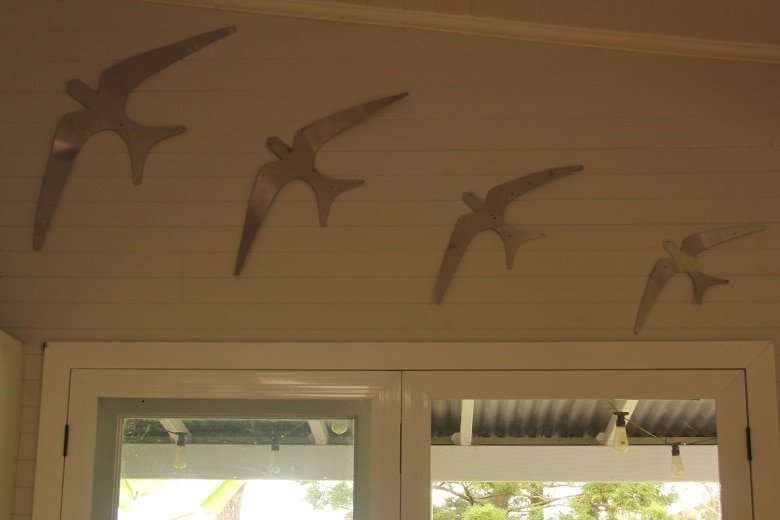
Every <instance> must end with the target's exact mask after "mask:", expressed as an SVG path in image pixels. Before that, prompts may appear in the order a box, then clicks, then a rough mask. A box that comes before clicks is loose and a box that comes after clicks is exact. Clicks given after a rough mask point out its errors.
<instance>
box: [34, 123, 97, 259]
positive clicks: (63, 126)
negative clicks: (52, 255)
mask: <svg viewBox="0 0 780 520" xmlns="http://www.w3.org/2000/svg"><path fill="white" fill-rule="evenodd" d="M94 123H95V115H94V114H92V113H91V112H89V111H88V110H79V111H78V112H71V113H69V114H66V115H64V116H63V117H62V118H61V119H60V121H59V123H58V124H57V129H56V130H55V132H54V142H53V143H52V148H51V152H49V159H48V162H47V163H46V172H45V174H44V176H43V182H42V184H41V191H40V196H39V197H38V206H37V208H36V210H35V225H34V231H33V249H35V250H36V251H39V250H40V249H41V248H42V247H43V242H44V240H45V239H46V232H47V231H48V229H49V222H50V221H51V217H52V215H53V214H54V208H55V207H57V203H58V202H59V200H60V196H61V195H62V190H63V188H64V186H65V183H66V182H67V181H68V177H69V176H70V171H71V170H72V169H73V162H74V161H75V160H76V157H77V156H78V154H79V152H80V151H81V147H82V146H84V143H85V142H86V141H87V139H89V138H90V137H91V136H92V135H93V132H92V130H91V128H92V127H93V125H94Z"/></svg>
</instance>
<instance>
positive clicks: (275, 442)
mask: <svg viewBox="0 0 780 520" xmlns="http://www.w3.org/2000/svg"><path fill="white" fill-rule="evenodd" d="M267 469H268V473H270V474H271V475H276V474H277V473H279V472H280V471H282V456H281V454H280V453H279V439H278V438H276V437H274V438H273V439H271V456H270V457H269V458H268V468H267Z"/></svg>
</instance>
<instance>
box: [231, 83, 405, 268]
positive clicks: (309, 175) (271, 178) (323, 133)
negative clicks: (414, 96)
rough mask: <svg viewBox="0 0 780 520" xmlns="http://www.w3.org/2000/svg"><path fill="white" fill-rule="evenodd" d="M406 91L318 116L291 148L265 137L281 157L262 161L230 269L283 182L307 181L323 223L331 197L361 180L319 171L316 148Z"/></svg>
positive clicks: (239, 261)
mask: <svg viewBox="0 0 780 520" xmlns="http://www.w3.org/2000/svg"><path fill="white" fill-rule="evenodd" d="M407 95H408V94H407V93H406V92H404V93H401V94H396V95H393V96H388V97H384V98H380V99H376V100H373V101H369V102H367V103H363V104H361V105H357V106H354V107H352V108H348V109H346V110H342V111H341V112H337V113H335V114H331V115H330V116H327V117H325V118H323V119H320V120H318V121H316V122H314V123H312V124H310V125H307V126H305V127H303V128H301V129H300V130H298V132H297V133H296V134H295V139H294V140H293V145H292V147H291V148H288V147H287V146H286V145H285V144H284V143H283V142H282V141H281V140H279V139H278V138H269V139H268V141H267V142H266V146H267V147H268V149H269V150H271V151H272V152H273V153H274V154H275V155H276V156H277V157H279V158H280V161H276V162H272V163H268V164H265V165H263V166H262V167H261V168H260V171H259V172H258V174H257V177H256V179H255V184H254V186H253V187H252V193H251V194H250V196H249V204H248V206H247V210H246V216H245V218H244V227H243V230H242V231H241V240H240V242H239V245H238V254H237V256H236V265H235V269H234V271H233V272H234V274H235V275H236V276H238V275H239V274H241V270H242V269H243V265H244V262H245V261H246V257H247V255H248V254H249V249H250V248H251V246H252V242H253V241H254V239H255V236H256V235H257V232H258V231H259V230H260V226H261V225H262V223H263V220H264V219H265V215H266V213H268V209H269V208H270V206H271V203H272V202H273V200H274V198H275V197H276V193H277V192H278V191H279V189H280V188H281V187H282V186H283V185H285V184H287V183H288V182H290V181H294V180H298V179H300V180H304V181H306V182H308V183H309V185H311V187H312V188H313V189H314V191H315V194H316V196H317V200H318V205H319V206H320V208H319V213H320V224H321V225H324V222H325V221H326V220H327V213H328V210H329V208H330V204H331V203H332V202H333V198H335V196H336V195H338V193H341V192H342V191H344V190H347V189H350V188H353V187H357V186H360V185H362V184H363V181H342V180H337V179H331V178H327V177H325V176H324V175H323V174H322V173H320V172H318V171H317V170H316V169H315V168H314V159H315V156H316V154H317V151H318V150H319V149H320V148H321V147H322V145H324V144H325V143H326V142H328V141H329V140H330V139H332V138H333V137H335V136H337V135H338V134H340V133H342V132H344V131H345V130H347V129H349V128H351V127H352V126H354V125H356V124H357V123H359V122H360V121H362V120H364V119H366V118H367V117H369V116H370V115H371V114H374V113H375V112H377V111H378V110H380V109H382V108H384V107H386V106H387V105H389V104H391V103H393V102H395V101H397V100H399V99H401V98H404V97H406V96H407ZM293 155H295V160H294V161H288V160H287V159H288V157H291V156H293ZM325 181H327V182H325Z"/></svg>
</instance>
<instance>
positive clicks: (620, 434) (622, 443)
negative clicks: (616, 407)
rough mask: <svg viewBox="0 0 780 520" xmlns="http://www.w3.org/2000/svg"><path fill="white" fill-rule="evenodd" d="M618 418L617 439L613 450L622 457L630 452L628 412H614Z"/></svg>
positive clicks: (616, 425)
mask: <svg viewBox="0 0 780 520" xmlns="http://www.w3.org/2000/svg"><path fill="white" fill-rule="evenodd" d="M614 413H615V415H616V416H617V419H616V421H615V439H614V441H613V443H612V450H613V451H614V452H615V453H618V454H620V455H622V454H624V453H626V452H627V451H628V434H627V433H626V415H628V412H614Z"/></svg>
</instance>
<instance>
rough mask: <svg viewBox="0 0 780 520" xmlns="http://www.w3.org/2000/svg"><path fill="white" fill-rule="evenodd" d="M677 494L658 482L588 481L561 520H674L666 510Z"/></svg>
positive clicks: (561, 516) (572, 500)
mask: <svg viewBox="0 0 780 520" xmlns="http://www.w3.org/2000/svg"><path fill="white" fill-rule="evenodd" d="M676 500H677V494H676V493H673V492H669V491H666V490H664V485H663V484H662V483H658V482H591V483H587V484H583V485H582V487H581V493H580V494H579V495H577V496H575V497H573V498H572V499H571V500H570V501H569V503H568V506H569V507H570V508H571V512H570V513H565V514H562V515H559V516H558V518H560V520H591V519H592V520H674V519H675V518H676V517H675V516H674V515H672V514H670V513H669V512H668V508H669V506H670V505H671V504H673V503H674V502H675V501H676Z"/></svg>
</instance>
